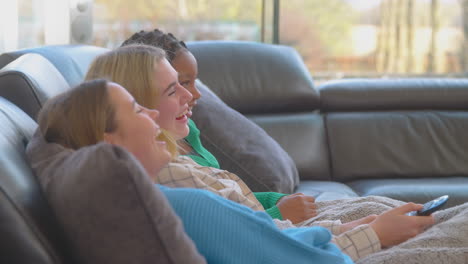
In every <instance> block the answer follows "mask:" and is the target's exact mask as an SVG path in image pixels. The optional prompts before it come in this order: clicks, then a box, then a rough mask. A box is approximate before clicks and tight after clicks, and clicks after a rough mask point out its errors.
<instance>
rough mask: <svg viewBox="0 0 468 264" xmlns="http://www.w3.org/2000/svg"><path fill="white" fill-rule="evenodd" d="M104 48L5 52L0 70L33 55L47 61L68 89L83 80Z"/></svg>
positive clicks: (55, 47) (0, 58)
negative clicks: (25, 56) (58, 73)
mask: <svg viewBox="0 0 468 264" xmlns="http://www.w3.org/2000/svg"><path fill="white" fill-rule="evenodd" d="M106 51H108V49H106V48H101V47H96V46H89V45H49V46H42V47H35V48H28V49H22V50H16V51H11V52H6V53H3V54H1V55H0V69H1V68H3V67H4V66H6V65H7V64H8V63H10V62H12V61H14V60H16V59H17V58H19V57H21V56H22V55H24V54H29V53H35V54H39V55H41V56H43V57H44V58H46V59H47V60H49V61H50V62H51V63H52V65H54V66H55V68H57V69H58V71H59V72H60V73H61V74H62V76H63V77H64V78H65V80H66V81H67V83H68V85H69V86H70V87H73V86H75V85H77V84H78V83H80V82H81V81H82V80H83V77H84V75H85V74H86V71H87V70H88V67H89V65H90V64H91V62H92V60H93V59H94V58H95V57H96V56H97V55H99V54H102V53H104V52H106Z"/></svg>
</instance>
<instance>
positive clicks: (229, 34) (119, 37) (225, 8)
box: [94, 0, 262, 47]
mask: <svg viewBox="0 0 468 264" xmlns="http://www.w3.org/2000/svg"><path fill="white" fill-rule="evenodd" d="M94 7H95V11H94V44H95V45H99V46H104V47H116V46H118V45H120V44H121V43H122V42H123V41H124V40H125V39H126V38H128V37H129V36H131V34H133V33H134V32H136V31H139V30H153V29H154V28H159V29H161V30H164V31H166V32H172V33H173V34H174V35H175V36H176V37H177V38H179V39H182V40H185V41H189V40H206V39H210V40H219V39H223V40H249V41H260V40H261V33H262V29H261V24H262V1H261V0H216V1H214V0H158V1H150V0H131V1H115V0H95V5H94Z"/></svg>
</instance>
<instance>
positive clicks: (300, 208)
mask: <svg viewBox="0 0 468 264" xmlns="http://www.w3.org/2000/svg"><path fill="white" fill-rule="evenodd" d="M276 206H278V209H279V210H280V212H281V215H282V216H283V219H288V220H290V221H291V222H292V223H293V224H297V223H300V222H302V221H305V220H307V219H309V218H312V217H314V216H316V215H317V205H316V204H315V198H314V197H312V196H307V195H304V194H302V193H295V194H291V195H288V196H284V197H282V198H281V199H279V201H278V202H277V203H276Z"/></svg>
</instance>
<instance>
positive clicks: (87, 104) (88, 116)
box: [38, 79, 117, 149]
mask: <svg viewBox="0 0 468 264" xmlns="http://www.w3.org/2000/svg"><path fill="white" fill-rule="evenodd" d="M107 84H108V82H107V81H106V80H104V79H98V80H92V81H87V82H83V83H81V84H79V85H78V86H77V87H75V88H73V89H71V90H69V91H67V92H64V93H62V94H59V95H57V96H55V97H53V98H51V99H49V100H48V101H47V102H46V104H45V105H44V107H42V109H41V111H40V112H39V116H38V123H39V129H40V130H41V132H42V134H43V135H44V138H45V139H46V140H47V141H48V142H53V143H58V144H61V145H63V146H65V147H67V148H72V149H79V148H81V147H84V146H88V145H93V144H96V143H98V142H99V141H102V140H103V137H104V132H107V133H109V132H113V131H115V130H116V129H117V124H116V121H115V108H114V106H113V105H112V104H111V101H110V98H109V94H108V88H107Z"/></svg>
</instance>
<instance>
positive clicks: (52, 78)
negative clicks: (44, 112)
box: [0, 53, 70, 119]
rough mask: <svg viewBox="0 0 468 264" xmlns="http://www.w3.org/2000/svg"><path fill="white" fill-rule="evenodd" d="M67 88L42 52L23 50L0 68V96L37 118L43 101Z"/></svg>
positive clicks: (65, 82) (64, 81)
mask: <svg viewBox="0 0 468 264" xmlns="http://www.w3.org/2000/svg"><path fill="white" fill-rule="evenodd" d="M67 89H70V85H69V84H68V83H67V81H66V80H65V79H64V78H63V76H62V74H61V73H60V72H59V71H58V70H57V68H56V67H55V66H54V65H52V63H50V62H49V60H47V59H46V58H44V57H43V56H42V55H39V54H36V53H28V54H24V55H22V56H21V57H19V58H18V59H16V60H14V61H12V62H11V63H9V64H7V65H6V66H5V67H3V68H2V69H0V96H2V97H4V98H6V99H7V100H9V101H10V102H12V103H14V104H16V105H17V106H19V107H20V108H21V109H22V110H23V111H24V112H26V113H27V114H28V115H29V116H30V117H31V118H33V119H36V117H37V113H38V112H39V110H40V109H41V107H42V106H43V104H44V103H45V102H46V101H47V99H49V98H50V97H53V96H54V95H56V94H58V93H60V92H63V91H65V90H67Z"/></svg>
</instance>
